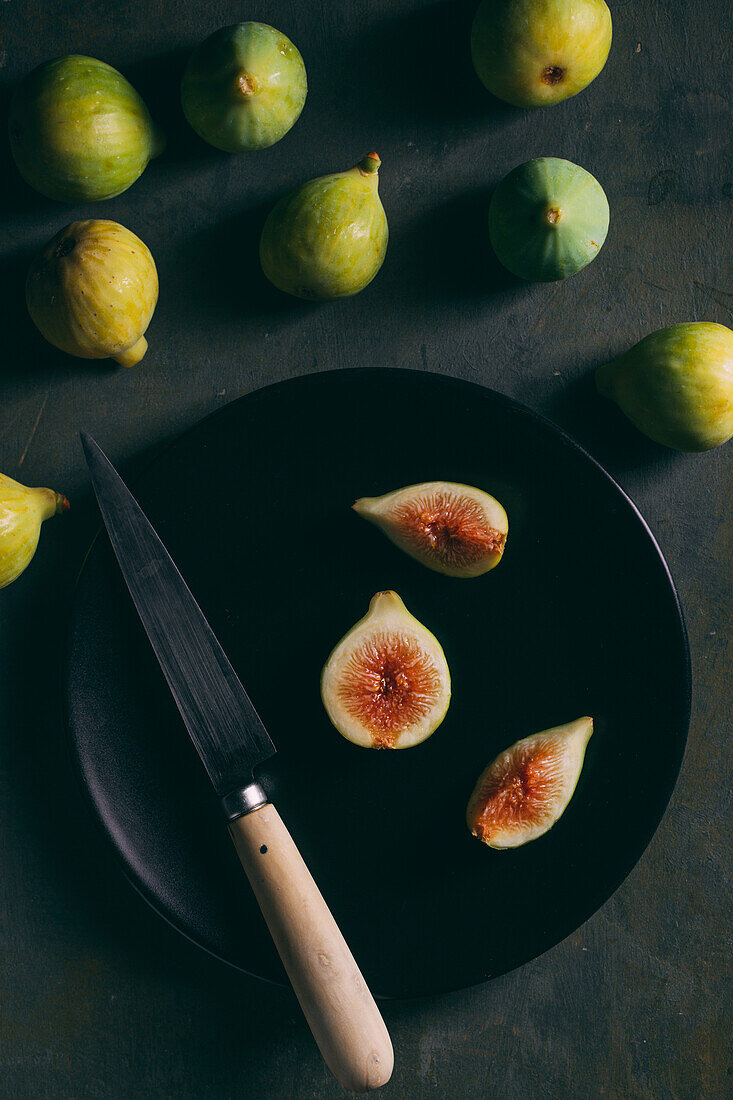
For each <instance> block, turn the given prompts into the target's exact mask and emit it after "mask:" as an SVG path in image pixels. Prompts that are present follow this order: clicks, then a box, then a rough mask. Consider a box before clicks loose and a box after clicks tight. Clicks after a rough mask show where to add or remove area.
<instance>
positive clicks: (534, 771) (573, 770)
mask: <svg viewBox="0 0 733 1100" xmlns="http://www.w3.org/2000/svg"><path fill="white" fill-rule="evenodd" d="M592 733H593V719H592V718H587V717H586V718H578V719H577V720H576V721H575V722H568V724H567V725H564V726H555V727H553V729H549V730H543V731H542V732H541V733H535V734H533V735H532V736H531V737H525V738H524V739H523V740H522V741H517V743H516V744H515V745H512V747H511V748H509V749H506V750H505V751H504V752H502V753H499V755H498V756H497V757H496V759H495V760H494V761H493V762H492V763H491V764H489V766H488V768H486V769H485V770H484V771H483V772H482V773H481V776H480V777H479V781H478V783H477V784H476V786H475V788H474V791H473V794H472V795H471V798H470V800H469V803H468V809H467V811H466V821H467V823H468V827H469V829H470V830H471V832H472V833H473V835H474V836H475V837H478V839H479V840H481V841H483V843H484V844H488V845H489V847H490V848H518V847H519V845H520V844H527V843H528V841H530V840H536V839H537V837H539V836H542V834H543V833H546V832H547V830H548V829H551V828H552V826H553V825H554V824H555V822H556V821H557V820H558V819H559V818H560V817H561V816H562V814H563V813H564V812H565V809H566V808H567V805H568V803H569V802H570V799H571V798H572V797H573V791H574V790H575V787H576V784H577V782H578V779H579V778H580V772H581V769H582V767H583V758H584V756H585V747H586V745H587V744H588V741H589V740H590V736H591V734H592Z"/></svg>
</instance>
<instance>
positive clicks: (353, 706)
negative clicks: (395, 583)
mask: <svg viewBox="0 0 733 1100" xmlns="http://www.w3.org/2000/svg"><path fill="white" fill-rule="evenodd" d="M321 698H322V700H323V705H324V707H325V708H326V712H327V714H328V717H329V718H330V719H331V721H332V723H333V724H334V726H335V727H336V729H337V730H338V731H339V733H340V734H341V735H342V736H343V737H345V738H346V739H347V741H352V742H353V743H354V744H355V745H361V746H362V747H363V748H367V749H409V748H412V746H413V745H418V744H419V743H420V742H421V741H425V740H426V738H428V737H430V735H431V733H434V732H435V730H436V729H437V728H438V726H439V725H440V723H441V722H442V721H443V718H444V717H445V713H446V711H447V710H448V704H449V702H450V673H449V671H448V665H447V662H446V659H445V655H444V653H443V650H442V648H441V646H440V643H439V642H438V640H437V638H435V637H434V636H433V635H432V634H431V633H430V631H429V630H428V629H427V627H424V626H423V625H422V623H421V622H418V620H417V619H416V618H415V617H414V616H413V615H411V614H410V612H409V611H408V610H407V608H406V607H405V605H404V603H403V602H402V600H401V599H400V597H399V596H398V595H397V593H396V592H391V591H387V592H377V593H376V595H375V596H373V597H372V600H371V603H370V604H369V610H368V612H367V613H366V615H365V616H364V618H363V619H360V620H359V622H358V623H356V625H355V626H353V627H352V628H351V630H350V631H349V632H348V634H346V635H344V637H343V638H342V639H341V641H340V642H339V643H338V645H337V646H336V648H335V649H334V650H333V652H332V653H331V656H330V657H329V658H328V660H327V661H326V664H325V665H324V667H323V672H322V674H321Z"/></svg>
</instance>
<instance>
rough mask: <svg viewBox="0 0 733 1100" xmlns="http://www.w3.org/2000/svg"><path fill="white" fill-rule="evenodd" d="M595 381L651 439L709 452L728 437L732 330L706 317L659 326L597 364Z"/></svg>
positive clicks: (731, 429) (732, 423) (731, 430)
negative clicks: (627, 348)
mask: <svg viewBox="0 0 733 1100" xmlns="http://www.w3.org/2000/svg"><path fill="white" fill-rule="evenodd" d="M596 385H597V387H598V392H599V393H600V394H601V395H602V396H604V397H610V398H612V400H614V401H615V402H616V404H617V405H618V406H619V408H620V409H621V410H622V412H624V413H625V414H626V416H627V417H628V418H629V420H630V421H631V423H632V424H634V425H635V427H637V428H638V429H639V431H641V432H644V434H645V435H648V436H649V438H650V439H653V440H654V441H655V442H656V443H661V444H663V445H664V446H665V447H672V448H674V449H675V450H678V451H709V450H711V449H712V448H713V447H719V446H720V445H721V444H722V443H726V442H727V441H728V440H729V439H730V438H731V436H733V331H731V329H729V328H727V327H726V326H725V325H718V324H715V323H714V322H712V321H685V322H682V323H681V324H677V325H670V326H669V327H668V328H663V329H659V330H658V331H657V332H652V333H650V334H649V335H648V336H645V337H644V339H643V340H641V341H640V342H639V343H638V344H635V345H634V347H632V348H630V349H629V351H627V352H626V353H625V354H624V355H621V356H619V358H618V359H615V360H614V361H613V362H611V363H606V364H604V365H603V366H602V367H599V368H598V370H597V372H596Z"/></svg>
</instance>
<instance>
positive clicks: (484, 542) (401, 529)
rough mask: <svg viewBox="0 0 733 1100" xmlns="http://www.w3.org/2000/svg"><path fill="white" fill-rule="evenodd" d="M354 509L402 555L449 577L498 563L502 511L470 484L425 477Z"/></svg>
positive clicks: (504, 525)
mask: <svg viewBox="0 0 733 1100" xmlns="http://www.w3.org/2000/svg"><path fill="white" fill-rule="evenodd" d="M352 507H353V509H354V511H355V512H356V513H357V514H358V515H360V516H363V518H364V519H366V520H369V522H370V523H373V524H375V526H377V527H379V529H380V530H381V531H383V532H384V534H385V535H386V536H387V538H389V539H390V540H391V541H392V542H393V543H394V544H395V545H396V546H398V547H399V548H400V549H401V550H404V551H405V553H407V554H409V555H410V556H411V557H413V558H415V559H416V560H417V561H419V562H421V563H422V564H423V565H426V566H427V567H428V569H433V570H435V571H436V572H437V573H443V574H445V575H446V576H449V577H478V576H481V575H482V574H483V573H487V572H488V571H489V570H490V569H493V568H494V567H495V566H496V565H498V564H499V562H500V561H501V558H502V555H503V553H504V548H505V546H506V539H507V534H508V531H509V520H508V519H507V514H506V511H505V510H504V508H503V507H502V506H501V504H500V503H499V501H498V500H496V499H495V497H492V496H491V495H490V494H489V493H485V492H484V491H483V490H482V489H476V488H475V487H474V486H473V485H462V484H460V483H458V482H455V481H424V482H420V483H419V484H417V485H406V486H405V487H404V488H402V489H396V490H395V491H394V492H391V493H385V494H384V495H383V496H379V497H361V498H360V499H359V500H357V501H356V503H355V504H354V505H352Z"/></svg>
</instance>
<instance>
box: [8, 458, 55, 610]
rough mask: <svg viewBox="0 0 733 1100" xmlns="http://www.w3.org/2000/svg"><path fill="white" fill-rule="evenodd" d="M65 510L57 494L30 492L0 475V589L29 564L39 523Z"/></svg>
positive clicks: (35, 544) (38, 531)
mask: <svg viewBox="0 0 733 1100" xmlns="http://www.w3.org/2000/svg"><path fill="white" fill-rule="evenodd" d="M68 508H69V502H68V500H67V499H66V497H64V496H62V495H61V493H54V492H53V490H52V489H30V488H28V487H27V486H25V485H21V484H20V482H18V481H13V479H12V478H11V477H6V476H5V474H0V588H5V586H6V585H8V584H10V583H11V582H12V581H14V580H16V579H17V578H18V577H19V576H20V574H21V573H22V572H23V570H24V569H26V568H27V566H28V565H29V564H30V562H31V559H32V558H33V555H34V554H35V552H36V547H37V546H38V539H39V536H40V533H41V524H42V523H43V521H44V520H45V519H48V518H49V516H55V515H57V514H58V513H59V512H66V511H68Z"/></svg>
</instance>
